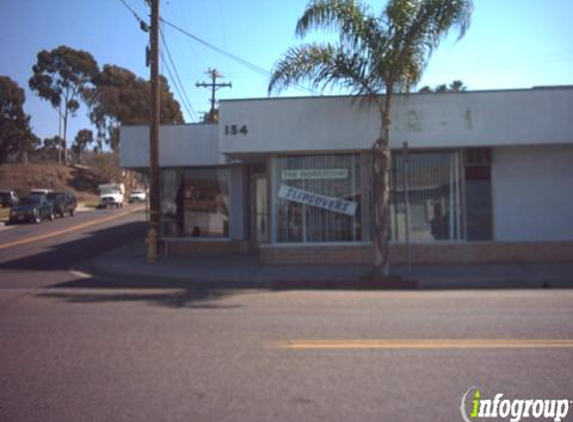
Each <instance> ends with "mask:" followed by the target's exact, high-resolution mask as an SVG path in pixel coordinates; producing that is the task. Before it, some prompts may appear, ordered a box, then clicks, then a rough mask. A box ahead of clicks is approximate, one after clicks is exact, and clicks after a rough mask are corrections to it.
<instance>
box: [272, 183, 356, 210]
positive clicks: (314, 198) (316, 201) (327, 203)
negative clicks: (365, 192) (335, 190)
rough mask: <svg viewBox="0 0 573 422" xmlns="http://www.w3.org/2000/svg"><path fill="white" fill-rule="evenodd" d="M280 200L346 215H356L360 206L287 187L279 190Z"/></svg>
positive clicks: (282, 186)
mask: <svg viewBox="0 0 573 422" xmlns="http://www.w3.org/2000/svg"><path fill="white" fill-rule="evenodd" d="M279 198H282V199H286V200H287V201H292V202H298V203H299V204H304V205H311V206H313V207H318V208H323V209H325V210H329V211H332V212H337V213H340V214H346V215H354V214H355V213H356V207H357V206H358V204H357V203H356V202H352V201H346V200H344V199H338V198H332V197H330V196H326V195H320V194H318V193H313V192H308V191H306V190H303V189H298V188H293V187H292V186H286V185H281V187H280V188H279Z"/></svg>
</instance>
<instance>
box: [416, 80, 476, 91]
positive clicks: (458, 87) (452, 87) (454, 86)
mask: <svg viewBox="0 0 573 422" xmlns="http://www.w3.org/2000/svg"><path fill="white" fill-rule="evenodd" d="M466 89H467V87H466V86H465V85H464V83H463V82H462V81H460V80H455V81H453V82H452V83H451V84H449V85H446V84H441V85H438V86H436V88H435V89H432V88H430V87H429V86H427V85H426V86H424V87H422V88H420V89H419V90H418V92H419V93H420V94H428V93H431V92H437V93H443V92H462V91H465V90H466Z"/></svg>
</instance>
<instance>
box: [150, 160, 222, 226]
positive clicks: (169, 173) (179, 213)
mask: <svg viewBox="0 0 573 422" xmlns="http://www.w3.org/2000/svg"><path fill="white" fill-rule="evenodd" d="M161 176H162V180H161V182H162V186H161V193H162V223H163V236H165V237H228V236H229V171H228V169H226V168H210V169H189V170H184V169H169V170H163V171H162V172H161Z"/></svg>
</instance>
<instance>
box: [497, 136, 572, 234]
mask: <svg viewBox="0 0 573 422" xmlns="http://www.w3.org/2000/svg"><path fill="white" fill-rule="evenodd" d="M492 196H493V221H494V238H495V240H497V241H544V240H545V241H555V240H569V241H571V240H573V145H551V146H528V147H505V148H494V149H493V163H492Z"/></svg>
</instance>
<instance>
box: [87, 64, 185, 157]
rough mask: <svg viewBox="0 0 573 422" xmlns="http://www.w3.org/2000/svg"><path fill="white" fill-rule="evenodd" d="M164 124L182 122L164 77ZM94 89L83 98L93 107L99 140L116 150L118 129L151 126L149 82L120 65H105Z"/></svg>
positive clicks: (179, 109) (162, 91)
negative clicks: (134, 125)
mask: <svg viewBox="0 0 573 422" xmlns="http://www.w3.org/2000/svg"><path fill="white" fill-rule="evenodd" d="M160 79H161V123H162V124H170V123H175V124H177V123H183V122H184V121H183V114H182V113H181V108H180V106H179V103H178V102H177V101H176V100H175V98H174V97H173V93H171V91H170V90H169V84H168V82H167V80H166V79H165V78H164V77H163V76H161V78H160ZM93 85H94V86H93V87H92V88H89V89H86V90H85V93H84V96H85V98H86V102H87V104H88V106H89V107H90V110H91V111H90V119H91V121H92V123H94V124H95V125H96V127H97V130H98V134H97V138H98V140H99V141H100V143H103V142H101V141H102V140H105V143H106V144H107V145H109V146H110V147H111V149H112V150H113V151H116V150H117V148H118V145H119V126H120V125H122V124H149V116H150V113H151V108H150V101H149V96H150V93H151V87H150V84H149V81H147V80H145V79H142V78H139V77H137V76H136V75H135V74H134V73H133V72H131V71H130V70H128V69H124V68H122V67H119V66H113V65H107V64H106V65H104V67H103V69H102V71H101V72H99V73H98V74H97V75H96V76H95V77H94V79H93ZM101 146H102V145H100V150H101Z"/></svg>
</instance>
